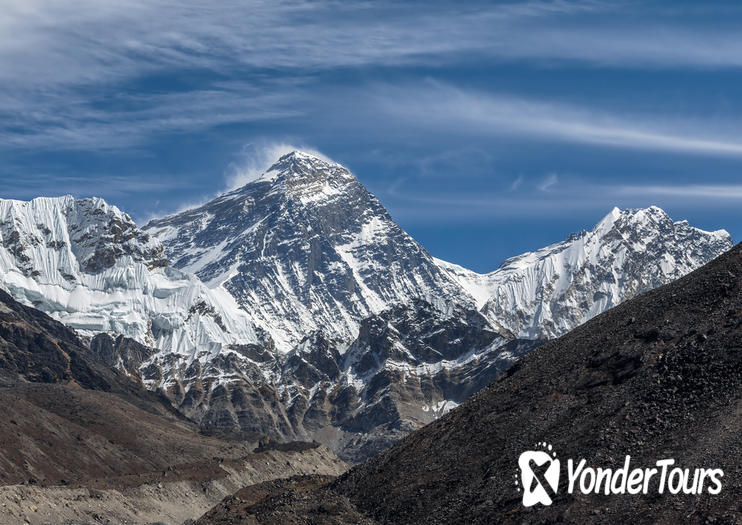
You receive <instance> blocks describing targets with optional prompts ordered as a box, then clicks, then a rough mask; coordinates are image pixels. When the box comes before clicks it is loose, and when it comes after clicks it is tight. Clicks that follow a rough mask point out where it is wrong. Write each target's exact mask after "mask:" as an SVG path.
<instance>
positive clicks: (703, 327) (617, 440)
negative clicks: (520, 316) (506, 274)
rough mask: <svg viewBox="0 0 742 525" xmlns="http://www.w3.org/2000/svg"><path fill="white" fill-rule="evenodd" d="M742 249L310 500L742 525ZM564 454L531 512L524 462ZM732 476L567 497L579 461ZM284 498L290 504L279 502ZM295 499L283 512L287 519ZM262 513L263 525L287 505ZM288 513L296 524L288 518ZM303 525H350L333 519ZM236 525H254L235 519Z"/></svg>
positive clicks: (531, 362) (544, 356)
mask: <svg viewBox="0 0 742 525" xmlns="http://www.w3.org/2000/svg"><path fill="white" fill-rule="evenodd" d="M741 431H742V245H737V246H736V247H735V248H733V249H732V250H730V251H729V252H727V253H726V254H724V255H722V256H721V257H719V258H717V259H716V260H714V261H713V262H711V263H709V264H708V265H706V266H704V267H703V268H701V269H699V270H697V271H695V272H693V273H691V274H690V275H688V276H686V277H684V278H682V279H680V280H678V281H676V282H674V283H671V284H669V285H666V286H663V287H662V288H659V289H657V290H654V291H652V292H649V293H646V294H643V295H641V296H639V297H637V298H635V299H633V300H631V301H629V302H627V303H624V304H622V305H620V306H618V307H616V308H614V309H612V310H610V311H608V312H606V313H604V314H602V315H600V316H598V317H596V318H595V319H593V320H592V321H590V322H588V323H586V324H585V325H583V326H581V327H579V328H577V329H575V330H573V331H572V332H570V333H569V334H567V335H565V336H564V337H561V338H560V339H557V340H555V341H552V342H549V343H547V344H545V345H543V346H541V347H540V348H538V349H536V350H535V351H533V352H531V353H530V354H528V355H527V356H525V357H524V358H523V359H522V360H520V361H519V362H518V363H517V364H516V365H514V366H513V367H512V368H511V369H510V370H509V372H508V373H506V374H505V375H504V376H502V377H500V378H499V379H498V380H496V381H495V382H494V383H492V384H491V385H490V386H489V387H487V388H486V389H484V390H482V391H481V392H479V393H478V394H476V395H475V396H473V398H472V399H471V400H470V401H468V402H467V403H465V404H463V405H462V406H460V407H458V408H457V409H455V410H453V411H451V412H450V413H449V414H447V415H446V416H444V417H442V418H440V419H439V420H437V421H435V422H433V423H431V424H429V425H428V426H426V427H424V428H423V429H421V430H419V431H417V432H414V433H413V434H411V435H409V436H408V437H406V438H405V439H403V440H402V441H400V442H399V443H398V444H397V445H396V446H395V447H393V448H392V449H391V450H389V451H387V452H386V453H384V454H382V455H380V456H378V457H376V458H374V459H371V460H369V461H367V462H366V463H364V464H362V465H360V466H358V467H356V468H354V469H352V470H351V471H349V472H348V473H347V474H345V475H343V476H342V477H341V478H339V479H338V480H337V481H336V482H334V483H332V484H331V485H329V486H328V487H324V488H320V489H316V490H314V491H313V492H312V493H311V495H304V496H303V498H302V500H303V502H302V504H301V505H298V504H297V506H296V509H297V511H299V510H301V511H302V512H304V511H306V509H311V508H312V506H311V505H308V504H307V499H311V500H313V501H315V502H321V501H322V500H323V499H324V498H326V497H330V498H331V499H336V498H338V497H342V498H346V499H345V500H344V501H346V502H349V503H350V504H352V506H353V507H352V509H353V511H354V512H360V513H362V514H363V515H364V516H366V517H367V518H370V519H373V520H374V521H377V522H380V523H558V522H567V523H629V522H633V523H668V524H675V523H742V506H741V505H740V501H742V499H741V496H742V460H740V453H742V440H741V439H740V432H741ZM542 441H546V442H548V443H550V444H552V445H553V446H554V449H555V450H556V451H557V452H558V455H559V457H560V458H561V460H562V462H563V467H562V470H563V473H562V476H561V479H560V486H559V491H558V494H557V496H556V497H555V500H554V504H553V505H551V506H549V507H543V506H540V505H538V506H535V507H531V508H524V507H523V506H522V503H521V493H519V492H518V491H517V490H516V487H515V486H514V483H513V481H514V479H515V474H516V473H517V472H518V465H517V461H518V457H519V455H520V454H521V452H523V451H525V450H528V449H530V448H532V447H533V446H534V444H536V443H538V442H542ZM627 454H628V455H631V457H632V465H633V466H637V467H652V466H654V465H655V463H656V461H657V460H660V459H664V458H674V459H675V461H676V464H677V466H681V467H683V468H686V467H687V468H690V469H691V472H692V470H693V469H694V468H697V467H698V468H700V467H703V468H721V469H723V471H724V477H723V479H722V483H723V489H722V491H721V493H720V494H719V495H716V496H714V495H710V494H708V493H707V492H705V493H704V494H703V495H700V496H696V495H684V494H682V493H681V494H680V495H671V494H669V493H667V492H666V493H665V494H664V495H659V494H657V493H656V491H651V492H650V493H649V494H647V495H615V496H604V495H582V494H580V493H577V494H574V495H569V494H567V493H566V483H567V480H566V473H565V472H564V471H565V470H566V467H565V466H564V464H565V463H566V461H567V459H568V458H574V459H575V460H579V459H581V458H585V459H586V460H587V463H588V465H591V466H595V467H599V466H602V467H613V468H618V467H621V466H622V464H623V460H624V457H625V456H626V455H627ZM274 496H276V497H277V496H278V495H274ZM290 499H291V498H290V497H289V496H286V495H285V496H284V497H283V500H280V498H279V500H280V501H283V503H282V507H281V508H280V510H281V512H282V513H283V515H287V514H286V513H287V511H286V502H288V501H289V500H290ZM266 502H268V500H267V499H264V500H263V504H261V505H258V504H256V505H254V506H253V507H251V508H250V509H248V510H249V511H251V512H253V515H254V519H255V520H256V522H258V523H272V522H275V521H274V520H273V518H272V516H273V514H271V512H273V511H275V510H277V509H278V507H277V506H273V507H271V506H268V507H266V505H265V503H266ZM288 515H291V514H290V513H289V514H288ZM296 515H300V516H302V519H304V520H305V522H310V521H311V522H316V523H333V522H335V523H337V522H341V523H352V522H353V521H352V520H351V519H347V520H346V519H345V518H344V517H343V516H346V515H350V514H348V513H347V512H343V513H340V514H337V513H335V514H333V512H332V509H328V508H325V509H324V511H323V512H320V511H314V512H311V513H309V514H306V513H305V514H296ZM234 523H247V522H246V521H239V520H237V521H235V522H234Z"/></svg>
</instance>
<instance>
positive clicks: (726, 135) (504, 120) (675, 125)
mask: <svg viewBox="0 0 742 525" xmlns="http://www.w3.org/2000/svg"><path fill="white" fill-rule="evenodd" d="M375 101H376V104H377V105H378V107H379V108H380V110H381V111H384V112H385V113H386V114H388V115H394V116H395V117H397V118H400V117H405V118H406V119H407V120H408V122H413V123H416V124H417V125H420V126H438V127H441V128H444V127H445V128H448V129H455V130H458V131H460V132H463V133H475V134H491V135H495V136H496V135H499V136H512V135H515V136H529V137H536V138H542V139H549V140H561V141H567V142H575V143H581V144H596V145H604V146H612V147H620V148H633V149H645V150H654V151H671V152H678V153H686V154H706V155H731V156H742V140H740V139H739V137H740V133H739V123H738V122H737V121H735V120H732V121H728V122H716V123H715V124H716V125H713V124H709V123H708V122H707V121H706V120H699V119H694V118H691V117H685V118H683V117H668V116H667V115H663V114H658V115H651V114H647V113H644V114H642V115H627V114H625V113H620V114H619V113H616V112H610V111H606V110H601V109H600V108H595V107H590V106H579V105H575V104H569V103H563V102H559V101H557V102H553V101H549V100H541V99H534V98H526V97H520V96H514V95H509V94H501V93H491V92H484V91H473V90H463V89H459V88H456V87H454V86H451V85H448V84H443V83H439V82H433V81H430V82H428V83H427V86H422V87H421V86H415V87H413V88H410V87H406V88H399V87H390V86H382V87H381V88H380V89H379V90H378V91H377V93H376V95H375Z"/></svg>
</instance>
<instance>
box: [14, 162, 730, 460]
mask: <svg viewBox="0 0 742 525" xmlns="http://www.w3.org/2000/svg"><path fill="white" fill-rule="evenodd" d="M731 246H732V242H731V238H730V236H729V235H728V234H727V233H726V232H724V231H716V232H705V231H702V230H699V229H697V228H694V227H692V226H690V225H689V224H688V223H687V222H684V221H681V222H673V221H672V220H671V219H670V218H669V217H668V216H667V214H665V213H664V212H663V211H662V210H660V209H659V208H656V207H651V208H647V209H640V210H623V211H622V210H618V209H614V210H612V211H611V212H610V213H609V214H608V215H607V216H606V217H605V218H604V219H602V220H601V221H600V222H599V223H598V224H597V226H596V227H595V228H594V229H593V230H591V231H589V232H582V233H579V234H575V235H571V236H569V237H568V238H567V239H566V240H565V241H563V242H561V243H557V244H554V245H552V246H548V247H546V248H544V249H542V250H539V251H536V252H533V253H527V254H524V255H521V256H519V257H515V258H513V259H509V260H507V261H505V262H504V263H503V264H502V265H501V266H500V267H499V268H498V269H496V270H495V271H493V272H491V273H489V274H477V273H475V272H472V271H469V270H467V269H465V268H462V267H460V266H457V265H454V264H451V263H447V262H444V261H441V260H438V259H436V258H434V257H432V256H431V255H430V254H429V253H428V252H427V251H426V250H425V249H424V248H423V247H422V246H421V245H420V244H419V243H417V242H416V241H415V240H414V239H413V238H412V237H411V236H410V235H408V234H407V233H406V232H405V231H404V230H403V229H402V228H401V227H400V226H399V225H397V224H396V223H395V222H394V221H393V220H392V218H391V216H390V215H389V214H388V213H387V211H386V210H385V209H384V208H383V206H382V205H381V203H380V202H379V201H378V199H376V197H374V196H373V195H371V194H370V193H369V192H368V191H367V190H366V189H365V188H364V187H363V185H362V184H361V183H360V182H359V181H358V180H357V179H356V178H355V177H354V176H353V175H352V174H351V173H350V172H349V171H348V170H347V169H345V168H344V167H342V166H340V165H338V164H335V163H332V162H328V161H325V160H322V159H319V158H317V157H314V156H311V155H308V154H305V153H302V152H293V153H291V154H288V155H285V156H283V157H281V158H280V159H278V161H277V162H276V163H275V164H274V165H273V166H271V167H270V168H269V169H268V170H267V171H266V172H265V173H264V174H263V175H262V176H261V177H260V178H258V179H257V180H255V181H253V182H250V183H248V184H246V185H245V186H243V187H241V188H238V189H236V190H234V191H231V192H229V193H226V194H224V195H222V196H220V197H218V198H216V199H214V200H213V201H211V202H208V203H206V204H204V205H202V206H199V207H197V208H194V209H191V210H187V211H184V212H181V213H178V214H175V215H172V216H169V217H165V218H162V219H157V220H154V221H152V222H150V223H149V224H147V225H146V226H145V227H144V228H139V227H137V226H136V225H135V224H134V222H133V221H132V220H131V218H130V217H128V215H126V214H125V213H123V212H121V211H120V210H118V209H117V208H116V207H115V206H111V205H109V204H107V203H105V202H103V201H102V200H101V199H80V200H76V199H73V198H72V197H60V198H38V199H34V200H32V201H30V202H20V201H12V200H0V287H2V288H3V289H5V290H7V291H8V292H9V293H10V294H11V295H12V296H13V297H14V298H15V299H17V300H18V301H20V302H22V303H23V304H26V305H30V306H33V307H35V308H38V309H39V310H41V311H42V312H45V313H47V314H49V315H50V316H51V317H53V318H55V319H57V320H59V321H61V322H63V323H64V324H66V325H67V326H69V327H71V328H74V329H75V330H77V331H78V333H79V334H80V335H81V336H82V337H84V338H85V339H86V340H87V341H88V342H89V345H90V347H91V348H92V349H93V350H94V351H95V352H96V353H97V354H98V355H99V356H100V357H101V359H103V360H104V362H106V363H107V364H108V365H109V366H111V367H113V368H115V369H117V370H119V371H120V372H122V373H124V374H125V375H127V376H128V377H129V378H131V379H133V380H134V381H135V382H139V383H141V384H142V385H144V386H145V387H147V388H148V389H150V390H153V391H157V392H161V393H162V394H164V395H165V396H166V397H167V398H168V399H169V400H170V402H171V403H172V404H173V406H174V407H176V408H177V409H178V410H179V411H180V412H181V413H182V414H184V415H186V416H187V417H188V418H190V419H192V420H194V421H195V422H197V423H198V424H199V425H200V426H201V428H202V429H204V430H206V431H212V432H214V431H230V432H243V433H255V432H259V433H264V434H267V435H269V436H270V437H271V438H273V439H282V440H288V439H316V440H318V441H321V442H323V443H326V444H328V445H329V446H330V447H331V448H333V449H334V450H335V451H337V452H338V453H339V455H340V456H341V457H343V458H344V459H347V460H350V461H359V460H362V459H365V458H367V457H370V456H373V455H375V454H378V453H379V452H381V451H382V450H384V449H386V448H388V447H389V446H390V445H391V444H392V443H393V442H394V441H396V440H397V439H399V438H401V437H402V436H404V435H406V434H407V433H409V432H410V431H412V430H415V429H416V428H419V427H420V426H422V425H424V424H426V423H430V422H432V421H434V420H436V419H437V418H439V417H440V416H441V415H443V414H445V413H446V412H448V411H449V410H451V409H452V408H454V407H456V406H457V405H458V404H460V403H462V402H464V401H465V400H466V399H468V398H469V397H471V396H472V395H473V394H474V393H476V392H477V391H479V390H480V389H482V388H484V387H485V386H486V385H487V384H488V383H490V382H491V381H492V380H493V379H495V378H496V377H498V376H499V375H500V374H501V373H502V372H503V371H505V370H506V369H508V368H509V367H510V366H511V365H512V364H513V363H514V362H515V361H517V360H518V359H519V358H521V357H522V356H523V355H525V354H526V353H528V352H529V351H530V350H532V349H533V348H535V347H537V346H539V345H540V344H542V343H543V342H544V341H546V340H548V339H552V338H555V337H558V336H560V335H562V334H564V333H566V332H567V331H569V330H571V329H572V328H574V327H576V326H579V325H580V324H582V323H584V322H585V321H587V320H589V319H591V318H592V317H594V316H596V315H598V314H600V313H602V312H604V311H606V310H607V309H609V308H612V307H614V306H616V305H617V304H619V303H621V302H622V301H624V300H626V299H629V298H632V297H634V296H636V295H638V294H641V293H643V292H646V291H648V290H650V289H652V288H655V287H657V286H659V285H662V284H665V283H668V282H671V281H673V280H675V279H677V278H679V277H681V276H683V275H685V274H687V273H688V272H690V271H692V270H694V269H696V268H698V267H700V266H702V265H703V264H705V263H707V262H708V261H710V260H712V259H714V258H715V257H717V256H718V255H720V254H721V253H723V252H725V251H727V250H728V249H729V248H730V247H731Z"/></svg>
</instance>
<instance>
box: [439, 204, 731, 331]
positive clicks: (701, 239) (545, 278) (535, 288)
mask: <svg viewBox="0 0 742 525" xmlns="http://www.w3.org/2000/svg"><path fill="white" fill-rule="evenodd" d="M731 247H732V239H731V236H730V235H729V234H728V233H727V232H726V231H725V230H718V231H714V232H707V231H703V230H700V229H698V228H694V227H692V226H690V225H689V224H688V222H687V221H678V222H673V221H672V219H670V217H669V216H668V215H667V214H666V213H665V212H664V211H662V210H661V209H660V208H658V207H656V206H652V207H649V208H646V209H629V210H623V211H622V210H619V209H618V208H614V209H613V210H612V211H611V212H610V213H608V215H606V216H605V217H604V218H603V219H602V220H601V221H600V222H599V223H598V224H597V225H596V226H595V228H593V229H592V230H591V231H589V232H582V233H580V234H573V235H571V236H570V237H569V238H568V239H567V240H565V241H563V242H560V243H557V244H553V245H551V246H547V247H546V248H542V249H541V250H538V251H535V252H529V253H525V254H523V255H519V256H517V257H513V258H511V259H508V260H506V261H505V262H504V263H502V265H501V266H500V267H499V268H498V269H497V270H495V271H493V272H491V273H488V274H478V273H475V272H472V271H470V270H467V269H465V268H462V267H461V266H458V265H454V264H451V263H447V262H445V261H441V260H437V261H436V262H437V263H438V264H439V266H440V267H441V268H442V269H444V270H445V271H447V272H448V274H449V275H450V276H451V277H452V278H454V279H455V280H456V281H457V282H458V283H459V284H460V285H461V286H462V287H463V288H464V289H465V290H466V291H467V292H469V293H470V294H471V295H472V296H473V297H474V298H475V299H476V301H477V307H478V308H479V309H480V311H481V312H482V313H483V314H484V315H485V316H486V317H487V318H488V319H489V320H490V321H491V322H492V323H493V324H495V325H496V326H499V327H500V328H502V329H503V330H505V331H507V332H508V333H510V334H512V336H514V337H517V338H527V339H545V338H553V337H557V336H559V335H562V334H564V333H566V332H567V331H569V330H571V329H572V328H574V327H576V326H578V325H580V324H582V323H584V322H585V321H587V320H588V319H590V318H592V317H594V316H595V315H597V314H599V313H602V312H604V311H605V310H607V309H609V308H612V307H613V306H616V305H617V304H618V303H620V302H622V301H625V300H627V299H629V298H631V297H633V296H635V295H637V294H639V293H641V292H645V291H647V290H650V289H652V288H655V287H657V286H660V285H662V284H665V283H668V282H670V281H673V280H675V279H678V278H679V277H682V276H683V275H685V274H687V273H689V272H691V271H692V270H695V269H696V268H699V267H700V266H702V265H704V264H706V263H707V262H709V261H710V260H712V259H714V258H715V257H717V256H718V255H720V254H721V253H723V252H725V251H726V250H728V249H730V248H731Z"/></svg>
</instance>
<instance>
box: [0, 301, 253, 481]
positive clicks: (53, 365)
mask: <svg viewBox="0 0 742 525" xmlns="http://www.w3.org/2000/svg"><path fill="white" fill-rule="evenodd" d="M0 406H2V413H3V420H4V421H3V425H2V428H1V429H0V442H2V444H3V447H2V449H3V451H4V452H3V453H2V454H0V484H12V483H20V482H24V481H29V480H33V481H34V482H38V483H45V484H58V483H60V482H61V481H62V480H64V482H66V483H73V482H77V481H81V480H84V479H88V478H90V477H107V476H114V475H124V474H135V473H138V472H145V471H149V470H153V469H157V468H165V467H167V466H168V465H172V464H175V463H178V462H182V461H183V460H185V459H186V458H189V459H193V458H210V457H212V456H213V455H217V454H230V453H231V454H247V453H248V452H249V450H248V449H246V448H245V447H243V446H241V445H237V444H231V443H226V442H222V441H217V440H209V439H207V438H204V437H202V436H199V435H198V427H197V426H195V425H194V424H193V423H191V422H189V421H187V420H186V419H184V418H183V417H182V416H180V415H179V414H178V413H177V411H175V410H174V409H173V408H172V407H171V406H170V404H169V402H167V400H166V399H165V398H164V397H162V396H160V395H159V394H156V393H153V392H150V391H148V390H146V389H144V387H143V386H142V385H141V384H138V383H135V382H133V381H132V380H131V379H130V378H128V377H126V376H125V375H124V374H122V373H120V372H118V371H116V370H113V369H112V368H111V367H110V366H108V365H107V364H106V363H105V362H103V361H102V360H100V359H99V358H98V356H97V355H96V354H95V353H94V352H92V351H91V350H90V349H89V348H88V347H87V346H86V344H85V343H84V342H83V341H81V340H80V339H79V338H78V337H77V335H76V334H75V333H74V332H73V331H72V330H70V329H69V328H67V327H66V326H64V325H63V324H61V323H59V322H58V321H54V320H53V319H51V318H50V317H48V316H47V315H46V314H44V313H42V312H39V311H38V310H35V309H33V308H29V307H26V306H23V305H21V304H19V303H18V302H16V301H15V300H13V299H12V298H11V297H10V296H9V295H8V294H6V293H5V292H3V291H2V290H0Z"/></svg>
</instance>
